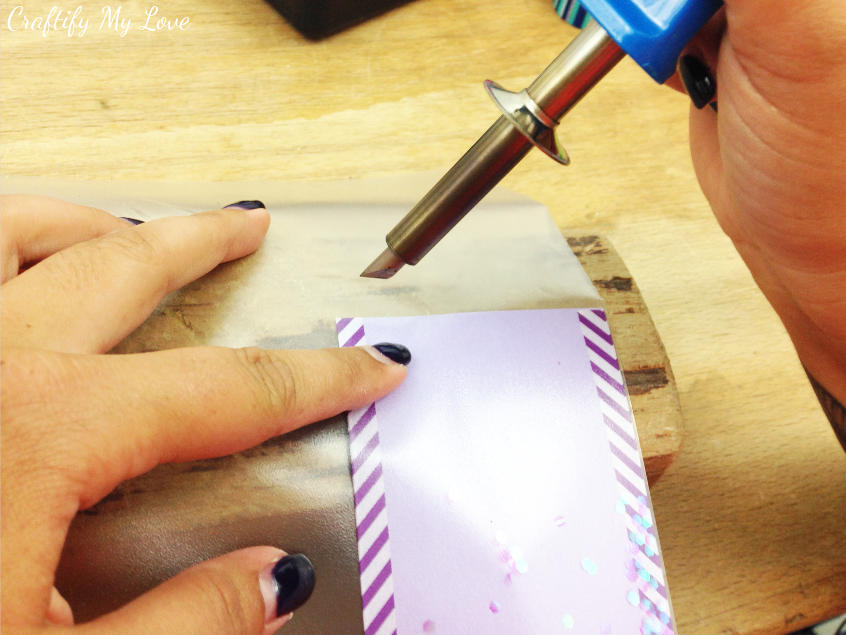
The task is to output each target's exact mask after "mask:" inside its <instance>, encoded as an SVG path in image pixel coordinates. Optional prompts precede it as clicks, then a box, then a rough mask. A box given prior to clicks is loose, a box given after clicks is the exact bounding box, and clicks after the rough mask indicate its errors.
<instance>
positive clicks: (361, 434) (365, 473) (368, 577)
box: [336, 318, 396, 635]
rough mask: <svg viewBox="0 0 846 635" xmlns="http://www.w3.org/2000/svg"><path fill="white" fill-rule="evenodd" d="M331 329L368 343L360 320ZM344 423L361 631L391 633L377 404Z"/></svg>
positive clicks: (346, 342) (345, 342)
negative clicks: (362, 629) (353, 511)
mask: <svg viewBox="0 0 846 635" xmlns="http://www.w3.org/2000/svg"><path fill="white" fill-rule="evenodd" d="M336 328H337V331H338V341H339V342H340V343H341V346H364V345H366V344H367V341H366V339H365V334H364V324H363V323H362V321H361V320H360V319H357V318H341V319H339V320H337V322H336ZM347 426H348V429H349V438H350V466H351V470H352V479H353V488H354V492H355V494H354V500H355V521H356V535H357V537H358V560H359V572H360V576H361V580H360V581H361V605H362V614H363V618H364V632H365V635H391V634H393V633H396V612H395V606H394V584H393V580H392V577H391V573H392V567H391V547H390V534H389V532H388V515H387V510H386V502H385V487H384V484H383V482H382V458H381V452H380V451H379V426H378V421H377V417H376V404H371V405H370V406H368V407H366V408H361V409H360V410H356V411H353V412H350V413H349V415H348V417H347Z"/></svg>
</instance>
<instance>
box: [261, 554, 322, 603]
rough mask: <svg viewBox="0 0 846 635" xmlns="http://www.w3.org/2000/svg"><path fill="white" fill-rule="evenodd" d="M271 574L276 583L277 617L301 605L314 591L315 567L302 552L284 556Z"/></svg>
mask: <svg viewBox="0 0 846 635" xmlns="http://www.w3.org/2000/svg"><path fill="white" fill-rule="evenodd" d="M271 576H272V577H273V581H274V582H275V583H276V617H281V616H283V615H287V614H288V613H290V612H291V611H294V610H295V609H298V608H299V607H301V606H302V605H303V604H305V602H306V600H308V598H309V597H311V592H312V591H314V580H315V577H314V567H313V566H312V564H311V561H309V559H308V558H306V557H305V556H304V555H303V554H301V553H295V554H291V555H288V556H285V557H284V558H282V559H281V560H280V561H279V562H277V563H276V565H275V566H274V567H273V571H272V572H271Z"/></svg>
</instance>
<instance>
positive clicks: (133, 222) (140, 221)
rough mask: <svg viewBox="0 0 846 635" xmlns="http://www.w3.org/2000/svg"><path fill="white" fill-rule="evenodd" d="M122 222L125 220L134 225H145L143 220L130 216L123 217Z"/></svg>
mask: <svg viewBox="0 0 846 635" xmlns="http://www.w3.org/2000/svg"><path fill="white" fill-rule="evenodd" d="M120 219H121V220H125V221H126V222H127V223H131V224H133V225H140V224H141V223H143V222H144V221H143V220H138V219H137V218H129V217H128V216H121V217H120Z"/></svg>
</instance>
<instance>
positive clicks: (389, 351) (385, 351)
mask: <svg viewBox="0 0 846 635" xmlns="http://www.w3.org/2000/svg"><path fill="white" fill-rule="evenodd" d="M373 348H375V349H376V350H377V351H379V352H380V353H382V355H384V356H385V357H387V358H388V359H390V360H391V361H392V362H396V363H397V364H402V365H403V366H408V365H409V364H410V363H411V351H409V350H408V349H407V348H406V347H405V346H403V345H402V344H391V343H390V342H383V343H382V344H374V345H373Z"/></svg>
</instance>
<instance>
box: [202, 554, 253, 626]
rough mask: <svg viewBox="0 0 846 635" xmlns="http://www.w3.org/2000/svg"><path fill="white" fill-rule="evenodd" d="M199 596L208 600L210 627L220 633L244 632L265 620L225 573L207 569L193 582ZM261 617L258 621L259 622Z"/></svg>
mask: <svg viewBox="0 0 846 635" xmlns="http://www.w3.org/2000/svg"><path fill="white" fill-rule="evenodd" d="M194 583H195V585H196V586H197V587H198V588H197V591H198V593H199V595H200V597H202V598H205V599H206V602H205V604H206V606H205V607H204V609H205V610H207V611H208V613H207V615H208V619H209V624H210V625H213V628H214V632H217V633H243V632H247V631H249V630H250V629H249V627H250V626H256V624H255V622H256V621H262V620H261V616H260V615H257V614H256V611H252V610H250V609H251V608H252V605H253V604H254V602H251V597H249V596H248V594H246V593H245V592H243V591H242V589H241V588H240V587H239V586H238V584H236V582H235V581H234V580H233V579H232V576H230V575H229V574H228V573H227V572H226V571H225V570H223V569H220V568H217V567H208V569H207V571H205V572H204V574H203V575H200V576H197V577H196V580H195V581H194ZM257 618H258V619H257Z"/></svg>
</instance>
